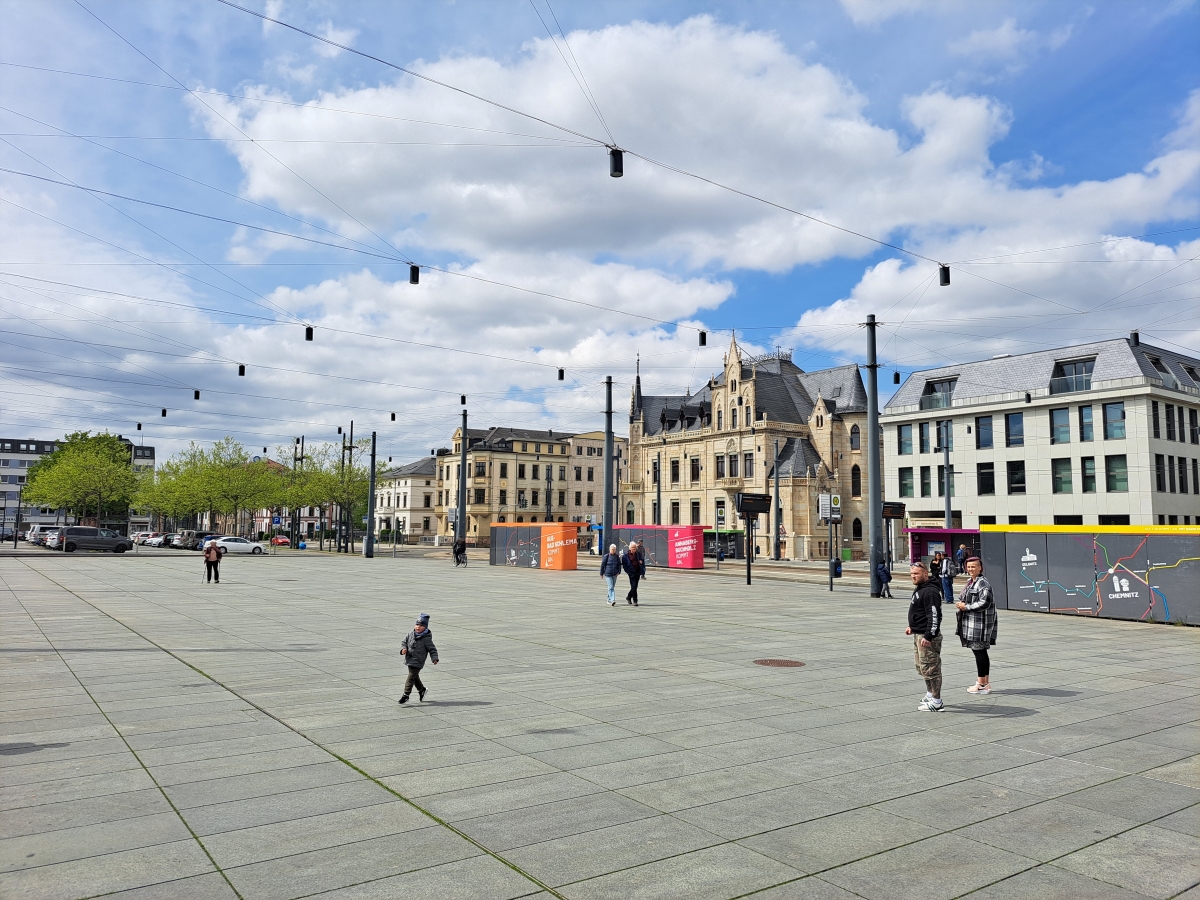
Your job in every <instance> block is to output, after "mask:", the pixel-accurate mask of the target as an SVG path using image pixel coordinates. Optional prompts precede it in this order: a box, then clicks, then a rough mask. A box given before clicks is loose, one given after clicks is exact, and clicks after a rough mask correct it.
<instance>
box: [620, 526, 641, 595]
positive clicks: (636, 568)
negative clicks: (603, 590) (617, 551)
mask: <svg viewBox="0 0 1200 900" xmlns="http://www.w3.org/2000/svg"><path fill="white" fill-rule="evenodd" d="M621 568H623V569H624V570H625V574H626V575H628V576H629V593H628V594H626V595H625V602H626V603H631V604H633V605H634V606H637V605H638V582H639V581H640V580H641V579H643V578H645V577H646V557H645V556H644V555H643V554H642V545H641V544H639V543H638V542H637V541H630V542H629V547H628V548H626V550H625V555H624V556H622V557H621Z"/></svg>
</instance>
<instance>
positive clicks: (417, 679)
mask: <svg viewBox="0 0 1200 900" xmlns="http://www.w3.org/2000/svg"><path fill="white" fill-rule="evenodd" d="M400 655H401V656H403V657H404V662H405V664H406V665H407V666H408V678H407V679H406V680H405V682H404V695H403V696H402V697H401V698H400V702H401V704H404V703H407V702H408V696H409V694H411V693H412V689H413V688H414V687H415V688H416V689H417V696H418V697H420V698H421V702H422V703H424V702H425V685H424V684H423V683H422V682H421V670H422V669H423V668H425V660H426V659H431V660H433V664H434V665H435V666H436V665H437V664H438V652H437V647H435V646H433V632H432V631H430V630H429V613H421V614H420V615H419V616H417V623H416V625H415V626H413V630H412V631H410V632H409V633H408V634H407V635H405V636H404V643H402V644H401V645H400Z"/></svg>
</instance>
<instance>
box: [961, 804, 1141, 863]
mask: <svg viewBox="0 0 1200 900" xmlns="http://www.w3.org/2000/svg"><path fill="white" fill-rule="evenodd" d="M1135 824H1136V823H1134V822H1131V821H1130V820H1129V819H1123V818H1120V817H1119V816H1113V815H1109V814H1107V813H1102V812H1097V811H1096V810H1092V809H1084V808H1082V807H1079V806H1072V805H1071V804H1070V803H1063V802H1062V801H1061V800H1047V801H1045V802H1040V803H1037V804H1036V805H1032V806H1028V807H1025V808H1022V809H1017V810H1014V811H1013V812H1011V813H1009V814H1007V815H1003V816H997V817H994V818H991V819H988V820H987V821H985V822H980V823H978V824H976V825H972V826H970V827H969V828H963V829H961V830H960V831H957V832H955V833H956V834H958V835H959V836H960V837H963V838H967V839H969V840H975V841H980V842H982V843H985V844H990V845H992V846H993V847H999V848H1001V849H1002V850H1008V851H1010V852H1012V853H1018V854H1020V855H1021V856H1026V857H1029V858H1030V859H1036V860H1038V861H1040V862H1050V861H1051V860H1055V859H1057V858H1058V857H1060V856H1063V855H1065V854H1067V853H1073V852H1074V851H1076V850H1079V849H1080V848H1082V847H1087V846H1090V845H1092V844H1096V843H1099V842H1100V841H1103V840H1105V839H1106V838H1109V837H1111V836H1112V835H1114V834H1119V833H1120V832H1122V831H1128V830H1129V829H1130V828H1133V827H1134V825H1135Z"/></svg>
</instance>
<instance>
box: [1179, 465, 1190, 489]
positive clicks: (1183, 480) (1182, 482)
mask: <svg viewBox="0 0 1200 900" xmlns="http://www.w3.org/2000/svg"><path fill="white" fill-rule="evenodd" d="M1178 465H1179V493H1181V494H1186V493H1187V492H1188V485H1187V460H1186V459H1184V458H1183V457H1182V456H1181V457H1179V462H1178Z"/></svg>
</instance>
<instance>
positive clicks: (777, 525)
mask: <svg viewBox="0 0 1200 900" xmlns="http://www.w3.org/2000/svg"><path fill="white" fill-rule="evenodd" d="M774 469H775V514H774V515H773V516H771V519H770V521H773V522H774V523H775V562H779V556H780V548H779V531H780V526H781V525H782V524H783V523H782V522H781V521H780V519H781V518H782V516H781V515H780V514H781V513H782V512H783V510H782V509H781V508H780V506H779V438H775V466H774ZM795 555H796V552H795V550H793V551H792V556H793V558H794V557H795Z"/></svg>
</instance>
